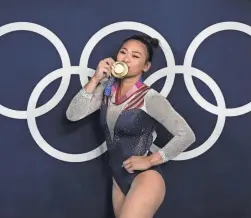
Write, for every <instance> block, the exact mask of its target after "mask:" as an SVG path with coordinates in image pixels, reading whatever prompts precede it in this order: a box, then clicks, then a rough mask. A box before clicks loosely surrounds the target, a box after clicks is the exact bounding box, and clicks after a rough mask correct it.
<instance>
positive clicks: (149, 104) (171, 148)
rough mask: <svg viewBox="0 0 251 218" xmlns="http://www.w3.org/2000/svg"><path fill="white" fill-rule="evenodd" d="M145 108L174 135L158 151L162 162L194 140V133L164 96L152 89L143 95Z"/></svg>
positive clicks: (181, 150)
mask: <svg viewBox="0 0 251 218" xmlns="http://www.w3.org/2000/svg"><path fill="white" fill-rule="evenodd" d="M145 108H146V111H147V113H148V114H149V115H150V116H151V117H153V118H154V119H155V120H156V121H158V122H159V123H160V124H162V125H163V126H164V127H165V128H166V129H167V130H168V131H169V132H170V133H171V134H173V136H174V137H173V138H172V139H171V140H170V141H169V142H168V143H167V144H166V145H165V146H164V147H163V148H162V149H160V150H159V151H158V152H159V153H160V155H161V157H162V159H163V162H167V161H168V160H171V159H173V158H175V157H176V156H178V155H179V154H180V153H181V152H183V151H184V150H186V149H187V148H188V147H189V146H190V145H191V144H192V143H194V142H195V134H194V132H193V131H192V129H191V128H190V126H189V125H188V124H187V122H186V121H185V120H184V118H183V117H182V116H181V115H180V114H178V113H177V112H176V111H175V109H174V108H173V107H172V105H171V104H170V103H169V101H168V100H167V99H166V98H164V97H163V96H162V95H160V94H159V93H158V92H156V91H155V90H153V89H152V90H150V91H149V94H147V95H146V96H145Z"/></svg>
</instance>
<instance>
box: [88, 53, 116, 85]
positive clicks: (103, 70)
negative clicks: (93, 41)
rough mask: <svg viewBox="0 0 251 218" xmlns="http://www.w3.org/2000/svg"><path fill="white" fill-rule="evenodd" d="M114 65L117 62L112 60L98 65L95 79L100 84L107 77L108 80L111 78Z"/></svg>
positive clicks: (103, 61)
mask: <svg viewBox="0 0 251 218" xmlns="http://www.w3.org/2000/svg"><path fill="white" fill-rule="evenodd" d="M114 63H115V61H114V60H113V59H112V58H106V59H104V60H101V61H100V62H99V64H98V67H97V69H96V72H95V74H94V75H93V78H94V79H95V80H97V81H98V82H100V81H101V80H102V79H104V78H105V77H107V78H108V77H109V76H111V72H112V65H113V64H114Z"/></svg>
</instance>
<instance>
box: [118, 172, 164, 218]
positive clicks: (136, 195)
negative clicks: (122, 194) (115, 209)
mask: <svg viewBox="0 0 251 218" xmlns="http://www.w3.org/2000/svg"><path fill="white" fill-rule="evenodd" d="M165 193H166V187H165V181H164V180H163V178H162V176H161V175H160V174H159V173H158V172H157V171H155V170H147V171H145V172H142V173H140V174H139V175H138V176H136V177H135V179H134V180H133V182H132V186H131V188H130V191H129V192H128V194H127V196H126V198H125V201H124V204H123V207H122V209H121V212H120V216H119V218H152V217H153V216H154V214H155V213H156V211H157V210H158V208H159V206H160V205H161V203H162V202H163V200H164V197H165Z"/></svg>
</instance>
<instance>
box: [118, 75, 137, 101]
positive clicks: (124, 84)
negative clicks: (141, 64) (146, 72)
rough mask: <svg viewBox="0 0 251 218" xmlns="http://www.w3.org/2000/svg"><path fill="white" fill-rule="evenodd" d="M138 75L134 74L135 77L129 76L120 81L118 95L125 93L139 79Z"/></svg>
mask: <svg viewBox="0 0 251 218" xmlns="http://www.w3.org/2000/svg"><path fill="white" fill-rule="evenodd" d="M140 77H141V75H140V76H135V77H130V78H124V79H122V80H121V81H120V87H119V89H120V96H123V95H124V94H125V93H127V92H128V91H129V90H130V89H131V88H132V87H133V85H135V84H136V83H137V82H138V81H139V79H140Z"/></svg>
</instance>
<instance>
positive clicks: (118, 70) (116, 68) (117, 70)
mask: <svg viewBox="0 0 251 218" xmlns="http://www.w3.org/2000/svg"><path fill="white" fill-rule="evenodd" d="M127 73H128V66H127V65H126V64H125V63H124V62H118V61H117V62H115V63H114V64H113V67H112V75H113V76H114V77H116V78H119V79H121V78H123V77H124V76H125V75H126V74H127Z"/></svg>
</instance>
